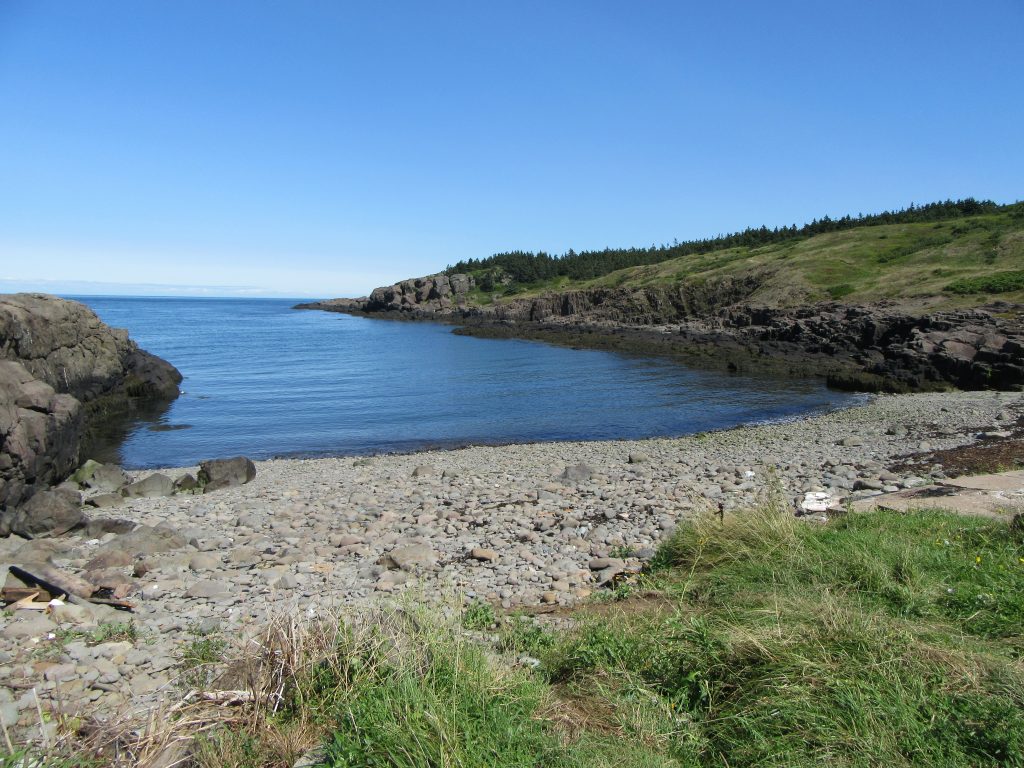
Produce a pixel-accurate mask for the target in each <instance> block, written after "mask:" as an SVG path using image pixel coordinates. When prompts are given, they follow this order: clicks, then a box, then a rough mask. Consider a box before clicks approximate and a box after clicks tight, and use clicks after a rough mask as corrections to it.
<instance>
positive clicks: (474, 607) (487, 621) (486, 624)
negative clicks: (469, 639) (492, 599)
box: [462, 600, 497, 631]
mask: <svg viewBox="0 0 1024 768" xmlns="http://www.w3.org/2000/svg"><path fill="white" fill-rule="evenodd" d="M496 621H497V616H496V615H495V613H494V606H492V605H491V604H490V603H488V602H485V601H483V600H476V601H474V602H472V603H470V604H469V605H467V606H466V609H465V610H464V611H463V612H462V626H464V627H465V628H466V629H470V630H477V631H480V630H484V629H490V628H491V627H492V626H494V623H495V622H496Z"/></svg>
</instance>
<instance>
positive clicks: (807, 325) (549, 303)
mask: <svg viewBox="0 0 1024 768" xmlns="http://www.w3.org/2000/svg"><path fill="white" fill-rule="evenodd" d="M1022 264H1024V205H1022V204H1019V203H1018V204H1012V205H1003V206H1000V205H996V204H995V203H991V202H985V203H979V202H977V201H974V200H963V201H956V202H955V203H954V202H952V201H946V202H944V203H933V204H929V205H926V206H921V207H918V208H914V207H911V208H909V209H906V210H903V211H895V212H886V213H884V214H877V215H871V216H862V217H859V218H858V219H851V218H850V217H845V218H844V219H841V220H829V219H827V218H826V219H823V220H821V221H815V222H813V223H812V224H808V225H805V226H804V227H803V228H801V229H799V230H797V229H796V228H795V227H794V228H792V229H787V228H785V227H783V228H781V229H775V230H768V229H766V228H764V227H762V228H760V229H748V230H745V231H744V232H741V233H735V234H732V235H723V236H719V237H718V238H714V239H711V240H702V241H692V242H687V243H676V244H674V245H671V246H660V247H654V246H652V247H651V248H648V249H635V248H633V249H605V250H604V251H593V252H581V253H574V252H569V253H568V254H566V255H564V256H562V257H560V258H553V257H551V256H549V255H547V254H544V253H522V252H513V253H506V254H496V255H494V256H492V257H490V258H487V259H482V260H472V259H471V260H469V261H468V262H460V263H459V264H456V265H454V266H452V267H449V269H447V270H445V271H444V272H442V273H438V274H434V275H428V276H424V277H418V278H412V279H408V280H403V281H400V282H398V283H395V284H393V285H389V286H381V287H379V288H376V289H375V290H374V291H373V292H371V293H370V295H369V296H366V297H362V298H357V299H327V300H324V301H318V302H307V303H303V304H299V305H298V308H300V309H318V310H324V311H329V312H344V313H349V314H356V315H362V316H366V317H377V318H389V319H401V320H428V321H433V322H444V323H450V324H453V325H456V326H458V328H457V331H456V332H457V333H464V334H469V335H476V336H486V337H490V338H527V339H537V340H541V341H547V342H552V343H556V344H564V345H569V346H583V347H596V348H601V349H611V350H616V351H620V352H626V353H631V354H643V355H651V354H656V355H665V356H668V357H672V358H675V359H679V360H680V361H682V362H684V363H686V364H689V365H696V366H700V367H710V368H718V369H721V370H728V371H736V372H744V373H755V372H762V373H767V374H772V375H787V376H798V377H818V378H822V379H825V380H826V381H827V382H828V383H829V384H830V385H831V386H835V387H841V388H844V389H852V390H857V391H880V392H916V391H933V390H940V389H948V388H959V389H990V388H991V389H1012V388H1020V387H1021V386H1024V315H1022V304H1021V302H1022V300H1024V270H1022V269H1021V265H1022Z"/></svg>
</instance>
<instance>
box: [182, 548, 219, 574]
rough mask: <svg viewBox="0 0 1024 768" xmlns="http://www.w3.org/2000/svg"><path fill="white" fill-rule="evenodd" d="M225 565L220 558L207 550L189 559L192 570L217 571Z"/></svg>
mask: <svg viewBox="0 0 1024 768" xmlns="http://www.w3.org/2000/svg"><path fill="white" fill-rule="evenodd" d="M221 566H223V563H222V562H221V560H220V558H219V557H217V556H216V555H210V554H207V553H205V552H200V553H199V554H196V555H193V556H192V557H191V558H190V559H189V561H188V567H189V570H192V571H216V570H218V569H219V568H221Z"/></svg>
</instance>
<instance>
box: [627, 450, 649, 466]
mask: <svg viewBox="0 0 1024 768" xmlns="http://www.w3.org/2000/svg"><path fill="white" fill-rule="evenodd" d="M650 460H651V457H650V456H648V455H647V454H646V453H641V452H640V451H634V452H632V453H630V454H629V463H630V464H646V463H647V462H648V461H650Z"/></svg>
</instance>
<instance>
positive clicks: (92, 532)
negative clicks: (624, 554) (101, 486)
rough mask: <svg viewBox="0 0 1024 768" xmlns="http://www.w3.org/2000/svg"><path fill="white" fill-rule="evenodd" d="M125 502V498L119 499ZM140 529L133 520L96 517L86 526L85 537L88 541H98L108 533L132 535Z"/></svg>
mask: <svg viewBox="0 0 1024 768" xmlns="http://www.w3.org/2000/svg"><path fill="white" fill-rule="evenodd" d="M117 498H118V499H119V500H120V501H124V497H123V496H118V497H117ZM137 527H138V523H136V522H134V521H132V520H125V519H123V518H119V517H94V518H92V519H91V520H90V521H89V522H88V523H86V526H85V536H86V538H88V539H98V538H100V537H101V536H104V535H106V534H108V533H116V534H122V533H130V532H131V531H134V530H135V529H136V528H137Z"/></svg>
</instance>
